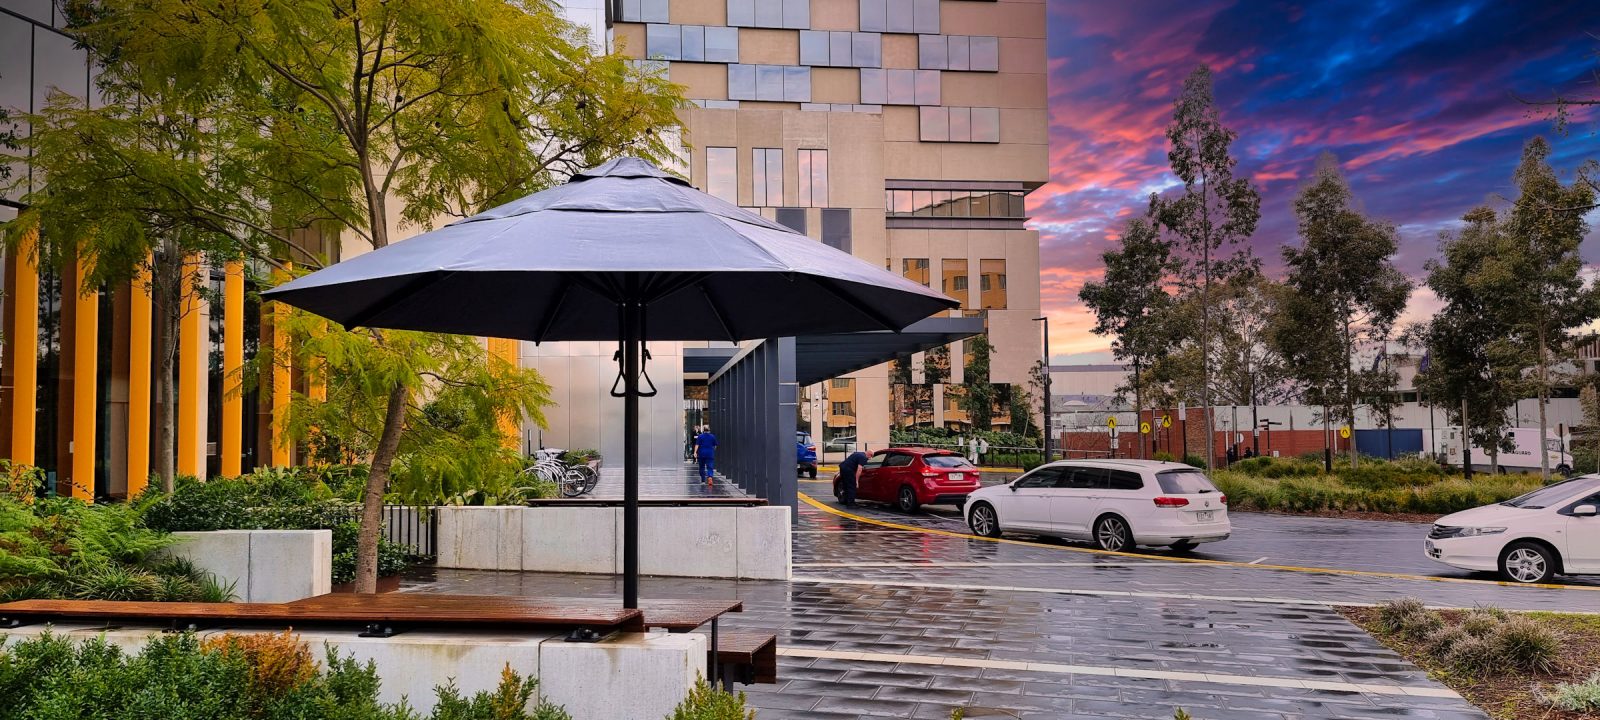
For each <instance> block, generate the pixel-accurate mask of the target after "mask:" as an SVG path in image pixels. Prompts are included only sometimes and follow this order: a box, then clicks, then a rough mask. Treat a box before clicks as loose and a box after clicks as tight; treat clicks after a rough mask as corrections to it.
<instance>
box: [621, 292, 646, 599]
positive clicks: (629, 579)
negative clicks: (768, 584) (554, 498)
mask: <svg viewBox="0 0 1600 720" xmlns="http://www.w3.org/2000/svg"><path fill="white" fill-rule="evenodd" d="M642 324H643V317H641V313H640V312H639V304H638V303H637V302H634V301H631V300H630V301H624V302H623V303H622V487H623V490H622V493H623V494H622V606H623V607H624V608H630V609H632V608H637V607H639V341H640V339H641V336H642V335H643V332H642V328H641V325H642Z"/></svg>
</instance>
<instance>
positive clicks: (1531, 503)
mask: <svg viewBox="0 0 1600 720" xmlns="http://www.w3.org/2000/svg"><path fill="white" fill-rule="evenodd" d="M1594 482H1595V481H1594V480H1592V479H1590V478H1578V479H1575V480H1563V481H1561V482H1558V483H1556V484H1554V485H1546V486H1544V487H1542V488H1539V489H1538V490H1535V491H1533V492H1531V493H1528V494H1526V495H1522V496H1519V497H1514V498H1512V499H1510V500H1507V501H1505V502H1503V503H1500V504H1501V505H1505V506H1507V507H1514V508H1522V509H1524V510H1543V509H1545V508H1547V507H1550V506H1551V505H1553V504H1555V503H1559V502H1561V501H1563V500H1566V499H1567V498H1569V497H1572V494H1573V493H1575V492H1583V491H1584V490H1587V489H1589V486H1592V485H1593V484H1594Z"/></svg>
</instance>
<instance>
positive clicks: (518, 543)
mask: <svg viewBox="0 0 1600 720" xmlns="http://www.w3.org/2000/svg"><path fill="white" fill-rule="evenodd" d="M494 510H495V524H496V531H495V545H494V549H495V565H494V566H493V567H494V569H495V570H521V569H522V525H523V519H522V518H523V515H524V514H526V513H527V512H528V508H525V507H522V506H512V507H497V508H494Z"/></svg>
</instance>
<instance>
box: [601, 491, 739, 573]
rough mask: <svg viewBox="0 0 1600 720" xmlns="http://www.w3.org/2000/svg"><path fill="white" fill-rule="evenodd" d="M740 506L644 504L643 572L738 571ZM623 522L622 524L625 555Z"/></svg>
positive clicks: (619, 538)
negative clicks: (705, 506) (646, 505)
mask: <svg viewBox="0 0 1600 720" xmlns="http://www.w3.org/2000/svg"><path fill="white" fill-rule="evenodd" d="M740 510H741V508H687V507H650V508H639V572H640V573H642V574H644V575H676V576H682V577H737V576H738V572H739V558H738V536H739V512H740ZM621 543H622V528H621V527H620V525H619V527H618V529H617V544H618V548H619V549H618V551H617V555H618V557H621V555H622V551H621V549H620V548H621Z"/></svg>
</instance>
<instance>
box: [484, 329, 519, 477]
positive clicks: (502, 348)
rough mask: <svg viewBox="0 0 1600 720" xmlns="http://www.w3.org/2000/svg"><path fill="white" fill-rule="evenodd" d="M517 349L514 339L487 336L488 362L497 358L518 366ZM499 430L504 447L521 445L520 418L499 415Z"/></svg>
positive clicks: (514, 447)
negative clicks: (503, 439) (502, 437)
mask: <svg viewBox="0 0 1600 720" xmlns="http://www.w3.org/2000/svg"><path fill="white" fill-rule="evenodd" d="M517 350H518V343H517V341H516V340H507V339H505V338H489V357H490V362H495V361H496V360H499V361H504V362H506V363H509V364H510V365H511V367H513V368H515V367H519V366H520V365H521V358H519V357H517V355H518V352H517ZM500 432H502V433H504V434H505V436H506V440H505V442H506V447H509V448H511V449H513V450H515V449H517V448H519V447H521V446H522V418H519V417H516V416H515V415H505V416H503V417H501V418H500Z"/></svg>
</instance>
